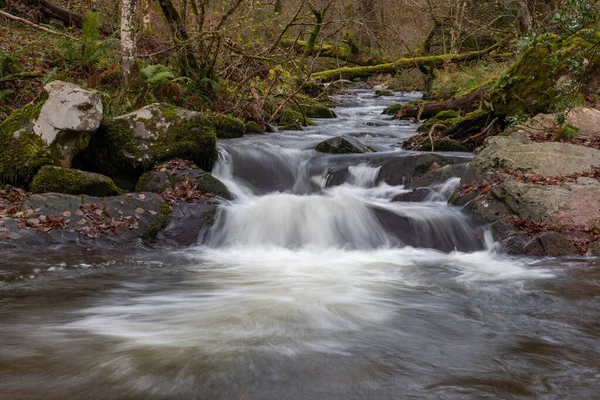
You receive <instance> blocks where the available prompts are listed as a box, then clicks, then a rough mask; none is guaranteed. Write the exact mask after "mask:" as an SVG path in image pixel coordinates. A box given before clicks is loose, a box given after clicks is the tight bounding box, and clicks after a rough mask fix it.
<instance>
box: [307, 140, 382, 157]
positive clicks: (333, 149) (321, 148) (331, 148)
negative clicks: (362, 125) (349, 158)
mask: <svg viewBox="0 0 600 400" xmlns="http://www.w3.org/2000/svg"><path fill="white" fill-rule="evenodd" d="M315 150H316V151H318V152H321V153H330V154H350V153H369V152H370V151H371V150H369V148H368V147H367V146H365V145H364V144H362V143H361V142H359V141H358V140H356V139H354V138H352V137H350V136H337V137H334V138H331V139H327V140H324V141H322V142H321V143H319V144H317V146H316V147H315Z"/></svg>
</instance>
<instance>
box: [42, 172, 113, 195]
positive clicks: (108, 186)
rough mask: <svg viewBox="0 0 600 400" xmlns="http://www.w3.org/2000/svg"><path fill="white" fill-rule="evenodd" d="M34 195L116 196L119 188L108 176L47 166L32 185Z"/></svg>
mask: <svg viewBox="0 0 600 400" xmlns="http://www.w3.org/2000/svg"><path fill="white" fill-rule="evenodd" d="M31 191H32V192H33V193H48V192H55V193H66V194H88V195H91V196H115V195H117V194H119V193H120V190H119V188H118V187H117V186H116V185H115V183H114V182H113V181H112V179H110V178H109V177H107V176H104V175H101V174H96V173H93V172H85V171H80V170H77V169H70V168H61V167H54V166H51V165H46V166H44V167H42V169H40V170H39V172H38V173H37V174H36V175H35V177H34V178H33V182H32V183H31Z"/></svg>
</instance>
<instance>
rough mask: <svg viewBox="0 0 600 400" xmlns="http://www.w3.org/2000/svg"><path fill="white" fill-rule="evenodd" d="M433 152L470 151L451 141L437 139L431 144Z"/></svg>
mask: <svg viewBox="0 0 600 400" xmlns="http://www.w3.org/2000/svg"><path fill="white" fill-rule="evenodd" d="M433 149H434V151H457V152H469V151H470V150H469V149H468V148H467V147H466V146H463V145H462V144H460V143H458V142H457V141H456V140H452V139H439V140H435V141H434V142H433Z"/></svg>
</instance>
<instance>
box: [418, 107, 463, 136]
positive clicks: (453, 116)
mask: <svg viewBox="0 0 600 400" xmlns="http://www.w3.org/2000/svg"><path fill="white" fill-rule="evenodd" d="M459 120H460V114H459V113H458V112H456V111H453V110H445V111H442V112H439V113H438V114H437V115H436V116H435V117H432V118H429V119H428V120H426V121H425V122H423V123H422V124H421V125H419V127H418V128H417V132H429V130H430V129H431V127H432V126H434V125H438V124H442V125H446V126H448V127H450V126H452V125H454V124H455V123H457V122H458V121H459Z"/></svg>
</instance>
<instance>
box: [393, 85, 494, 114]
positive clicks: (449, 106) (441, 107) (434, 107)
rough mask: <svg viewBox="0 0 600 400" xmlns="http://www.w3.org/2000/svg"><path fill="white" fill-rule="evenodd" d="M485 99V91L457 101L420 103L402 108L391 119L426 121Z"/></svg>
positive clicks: (479, 91)
mask: <svg viewBox="0 0 600 400" xmlns="http://www.w3.org/2000/svg"><path fill="white" fill-rule="evenodd" d="M484 97H485V90H478V91H476V92H473V93H471V94H468V95H466V96H463V97H459V98H458V99H453V100H448V101H442V102H437V103H422V104H418V105H414V106H408V107H403V108H402V109H400V111H398V112H397V113H396V115H394V116H393V117H392V119H400V118H419V119H427V118H431V117H435V116H436V115H437V114H438V113H440V112H441V111H446V110H455V111H457V110H460V109H462V108H465V107H468V106H470V105H472V104H473V103H476V102H481V101H482V100H483V99H484Z"/></svg>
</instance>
